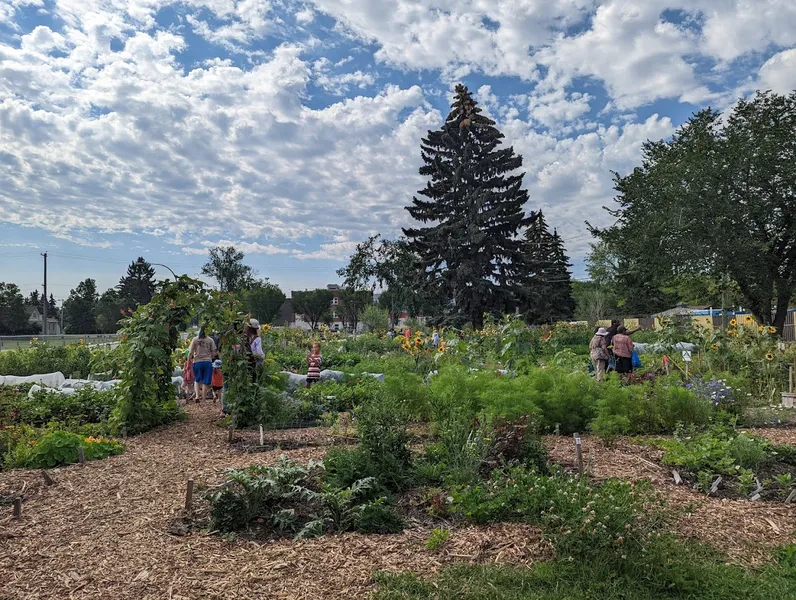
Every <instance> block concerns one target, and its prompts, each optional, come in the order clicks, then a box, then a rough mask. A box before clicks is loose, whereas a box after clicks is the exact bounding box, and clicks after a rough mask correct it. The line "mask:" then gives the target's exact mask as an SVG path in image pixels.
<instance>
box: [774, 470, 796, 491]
mask: <svg viewBox="0 0 796 600" xmlns="http://www.w3.org/2000/svg"><path fill="white" fill-rule="evenodd" d="M774 480H775V481H776V482H777V484H778V485H781V486H782V487H785V488H787V487H790V486H792V485H793V474H792V473H782V474H781V475H776V476H775V477H774Z"/></svg>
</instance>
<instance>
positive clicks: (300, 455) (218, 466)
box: [0, 405, 551, 600]
mask: <svg viewBox="0 0 796 600" xmlns="http://www.w3.org/2000/svg"><path fill="white" fill-rule="evenodd" d="M188 411H189V413H190V417H191V418H190V419H189V420H188V421H186V422H182V423H178V424H176V425H173V426H171V427H168V428H164V429H161V430H157V431H152V432H149V433H147V434H144V435H141V436H138V437H135V438H131V439H129V440H127V451H126V452H125V453H124V454H122V455H120V456H115V457H111V458H109V459H107V460H102V461H94V462H90V463H86V464H85V465H73V466H69V467H62V468H59V469H52V470H51V471H50V473H51V474H52V476H53V477H54V478H55V480H56V485H54V486H52V487H46V486H45V485H44V483H43V480H42V476H41V473H40V472H39V471H23V470H17V471H9V472H5V473H0V498H2V497H4V496H5V497H9V498H10V497H13V496H16V495H18V494H20V493H21V494H22V495H23V497H24V500H25V501H24V505H23V515H22V519H21V520H12V519H11V507H10V506H9V505H2V506H0V514H1V515H2V516H0V581H2V586H0V600H11V599H15V600H16V599H22V598H25V599H33V598H37V599H38V598H53V599H54V598H58V599H63V598H74V599H81V598H82V599H89V598H91V599H114V600H116V599H126V598H129V599H136V600H149V599H153V600H154V599H156V598H157V599H159V600H160V599H164V598H169V599H175V600H177V599H179V598H183V599H187V598H191V599H194V598H218V599H221V598H224V599H233V598H246V599H249V598H280V599H281V598H295V599H299V598H307V599H309V598H313V599H323V598H330V599H331V598H362V597H365V596H367V595H368V593H369V591H371V590H372V589H373V581H372V573H373V571H374V570H387V571H395V572H397V571H404V570H407V569H410V570H412V571H415V572H418V573H420V574H430V573H433V572H435V571H436V570H437V569H439V567H440V566H441V565H444V564H447V563H451V562H462V561H466V562H474V563H483V562H500V563H506V564H515V565H523V564H530V563H531V562H534V561H536V560H539V559H542V558H545V557H548V556H550V553H551V550H550V548H549V546H548V545H547V544H546V543H545V542H543V541H542V540H540V538H539V532H538V530H536V529H534V528H532V527H529V526H527V525H522V524H498V525H493V526H487V527H464V528H458V529H454V530H453V531H452V533H451V537H450V539H449V540H448V541H447V542H445V543H444V544H443V545H442V546H441V547H440V548H439V549H437V550H435V551H433V552H432V551H428V550H426V548H425V545H426V541H427V540H428V537H429V535H430V533H431V528H430V527H429V526H416V527H414V528H411V529H408V530H406V531H405V532H403V533H401V534H397V535H385V536H376V535H369V536H368V535H360V534H344V535H331V536H324V537H321V538H318V539H315V540H307V541H301V542H293V541H291V540H280V541H277V542H273V543H268V544H264V545H263V544H257V543H254V542H251V541H246V540H243V539H242V538H238V539H237V540H236V541H232V542H228V541H225V540H224V539H222V538H221V537H219V536H216V535H206V534H202V533H194V534H191V535H188V536H183V537H180V536H176V535H172V534H170V533H169V530H170V527H171V526H172V524H173V523H174V522H175V519H177V518H178V517H179V516H180V514H181V509H182V507H183V506H184V502H185V488H186V482H187V480H188V479H189V478H193V479H194V480H195V482H196V483H197V485H198V484H200V483H201V484H207V485H215V484H218V483H220V482H222V481H223V480H224V469H226V468H231V467H243V466H246V465H250V464H274V463H275V462H277V460H278V459H279V456H280V455H281V454H284V455H286V456H287V457H288V458H290V459H292V460H295V461H297V462H302V463H306V462H307V461H308V460H310V459H313V460H319V459H321V458H322V457H323V455H324V453H325V451H326V447H324V444H325V443H327V442H328V440H329V431H328V430H324V429H302V430H293V431H276V432H268V433H267V439H268V441H269V443H273V442H279V441H283V442H285V444H284V445H285V447H287V446H290V447H291V448H293V447H295V449H286V448H285V449H280V448H277V449H275V450H272V451H266V452H255V453H246V452H241V451H240V449H239V448H240V446H241V444H243V445H246V444H247V443H248V444H249V445H255V444H257V445H259V433H256V432H246V433H236V438H245V439H243V440H240V439H237V440H236V443H235V444H233V445H230V444H228V442H227V431H226V430H224V429H221V428H219V427H217V426H216V425H215V419H216V417H215V410H214V409H213V407H212V406H210V405H200V406H196V405H191V406H189V407H188ZM198 495H199V492H197V496H198Z"/></svg>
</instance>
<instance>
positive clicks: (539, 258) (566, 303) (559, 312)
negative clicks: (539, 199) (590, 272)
mask: <svg viewBox="0 0 796 600" xmlns="http://www.w3.org/2000/svg"><path fill="white" fill-rule="evenodd" d="M524 238H525V252H526V262H527V265H528V274H529V278H528V281H527V283H526V287H525V289H524V296H523V312H524V313H525V318H526V320H527V321H528V322H529V323H533V324H541V323H554V322H556V321H565V320H569V319H571V318H572V317H573V315H574V312H575V301H574V300H573V298H572V276H571V274H570V272H569V268H570V267H571V266H572V265H570V264H569V257H568V256H567V255H566V250H565V249H564V242H563V240H562V239H561V236H559V235H558V232H557V231H556V230H555V229H554V230H553V233H552V234H551V233H550V229H549V228H548V226H547V221H546V220H545V218H544V215H543V214H542V213H541V212H540V213H539V214H538V217H537V218H536V220H535V221H534V222H533V223H532V224H531V226H530V227H529V228H528V229H527V230H526V231H525V235H524Z"/></svg>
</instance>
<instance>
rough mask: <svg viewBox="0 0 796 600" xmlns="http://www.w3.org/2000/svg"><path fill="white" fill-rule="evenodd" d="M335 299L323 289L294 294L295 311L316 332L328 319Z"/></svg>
mask: <svg viewBox="0 0 796 600" xmlns="http://www.w3.org/2000/svg"><path fill="white" fill-rule="evenodd" d="M333 297H334V295H333V294H332V292H330V291H329V290H323V289H320V290H309V291H305V292H293V310H294V311H295V312H296V314H298V315H301V317H302V318H303V319H304V321H305V322H306V323H308V324H309V326H310V327H311V328H312V329H313V330H314V329H316V328H317V327H318V324H320V323H323V322H324V321H325V320H326V319H327V318H328V316H329V314H330V310H329V307H330V305H331V303H332V298H333Z"/></svg>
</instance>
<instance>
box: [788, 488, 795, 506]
mask: <svg viewBox="0 0 796 600" xmlns="http://www.w3.org/2000/svg"><path fill="white" fill-rule="evenodd" d="M794 500H796V490H791V493H790V494H789V495H788V497H787V498H785V504H790V503H791V502H793V501H794Z"/></svg>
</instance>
